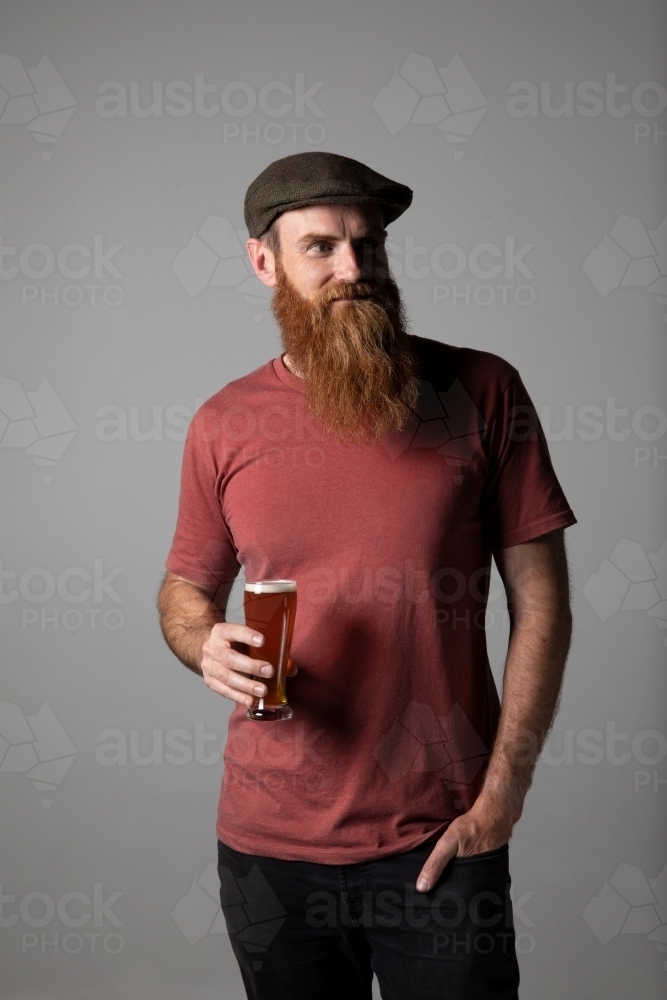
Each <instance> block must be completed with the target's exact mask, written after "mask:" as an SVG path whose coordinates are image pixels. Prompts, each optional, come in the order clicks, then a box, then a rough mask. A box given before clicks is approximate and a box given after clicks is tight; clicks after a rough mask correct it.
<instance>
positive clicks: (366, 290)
mask: <svg viewBox="0 0 667 1000" xmlns="http://www.w3.org/2000/svg"><path fill="white" fill-rule="evenodd" d="M276 277H277V283H276V287H275V291H274V296H273V301H272V304H271V309H272V312H273V315H274V316H275V318H276V322H277V323H278V326H279V327H280V331H281V336H282V342H283V347H284V349H285V351H286V352H287V353H288V354H289V356H290V360H291V361H293V363H294V366H295V367H296V369H297V370H298V371H299V373H300V375H302V376H303V380H304V392H305V396H306V405H307V407H308V409H309V410H310V412H311V413H312V414H313V416H314V417H316V418H317V419H319V420H320V421H321V423H322V424H323V425H324V428H325V429H326V430H327V431H329V432H331V433H333V434H334V435H335V436H336V437H337V438H338V439H339V440H340V441H343V442H344V441H345V440H346V439H351V440H352V441H355V442H357V441H362V440H377V439H379V438H381V437H382V436H383V435H384V434H385V433H387V431H389V430H400V429H401V428H402V427H403V426H404V424H405V422H406V421H407V420H408V419H409V417H410V410H409V407H410V406H412V407H413V408H414V407H415V406H416V402H417V397H418V392H419V387H418V383H417V378H416V357H415V355H414V352H413V349H412V347H411V345H410V340H409V338H408V335H407V332H406V325H407V324H406V318H405V311H404V308H403V304H402V301H401V296H400V291H399V289H398V287H397V285H396V283H395V282H394V281H393V280H392V278H391V277H387V278H386V279H385V281H384V283H383V284H378V283H377V282H374V281H359V282H355V283H350V282H339V283H337V284H336V285H327V286H326V287H325V288H323V289H322V290H321V291H320V292H319V293H318V294H317V295H316V296H315V297H314V299H312V300H311V299H306V298H304V297H303V296H301V295H300V294H299V293H298V292H297V291H296V289H295V288H294V286H293V285H292V284H291V282H290V281H289V279H288V277H287V275H286V274H285V271H284V270H283V268H282V265H281V264H280V260H279V259H278V260H277V262H276ZM360 296H368V298H360ZM343 297H345V298H351V299H354V301H353V302H347V303H340V304H339V305H336V306H332V305H331V302H332V300H333V299H336V298H343Z"/></svg>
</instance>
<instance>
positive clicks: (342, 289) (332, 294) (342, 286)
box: [313, 279, 386, 307]
mask: <svg viewBox="0 0 667 1000" xmlns="http://www.w3.org/2000/svg"><path fill="white" fill-rule="evenodd" d="M385 295H386V293H384V292H383V288H382V286H381V285H380V283H379V282H375V281H369V280H368V279H365V280H364V281H338V282H336V284H335V285H327V286H326V288H322V289H320V291H319V292H318V293H317V294H316V295H315V297H314V300H313V305H314V306H316V307H317V306H319V307H324V306H327V305H329V304H330V303H331V302H334V301H335V300H336V299H372V300H373V301H375V302H382V301H384V299H385Z"/></svg>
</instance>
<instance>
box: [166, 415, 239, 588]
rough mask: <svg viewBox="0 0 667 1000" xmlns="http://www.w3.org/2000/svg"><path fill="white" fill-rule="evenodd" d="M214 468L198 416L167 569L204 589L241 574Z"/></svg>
mask: <svg viewBox="0 0 667 1000" xmlns="http://www.w3.org/2000/svg"><path fill="white" fill-rule="evenodd" d="M217 465H218V463H217V461H216V457H215V452H214V448H213V439H212V436H211V434H208V433H206V421H205V420H204V419H202V416H201V411H200V414H199V419H198V416H197V415H195V417H194V419H193V420H192V422H191V424H190V427H189V428H188V433H187V435H186V439H185V448H184V451H183V465H182V469H181V492H180V498H179V503H178V518H177V521H176V531H175V533H174V538H173V541H172V545H171V549H170V551H169V555H168V556H167V561H166V567H167V569H168V570H169V571H170V572H172V573H176V574H177V575H178V576H182V577H184V578H185V579H186V580H191V581H192V582H193V583H198V584H201V585H202V586H206V587H209V586H219V585H220V584H224V583H227V582H231V581H232V580H234V578H235V577H236V575H237V574H238V572H239V569H240V564H239V562H238V559H237V549H236V546H235V545H234V540H233V538H232V534H231V531H230V530H229V526H228V525H227V522H226V521H225V518H224V516H223V512H222V507H221V504H220V500H219V497H218V490H217V481H218V467H217Z"/></svg>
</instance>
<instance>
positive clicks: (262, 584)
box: [244, 580, 296, 594]
mask: <svg viewBox="0 0 667 1000" xmlns="http://www.w3.org/2000/svg"><path fill="white" fill-rule="evenodd" d="M244 590H246V591H248V592H249V593H251V594H288V593H293V592H294V591H295V590H296V580H257V581H256V582H255V583H252V582H250V583H246V585H245V587H244Z"/></svg>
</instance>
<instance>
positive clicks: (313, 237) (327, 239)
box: [296, 227, 389, 246]
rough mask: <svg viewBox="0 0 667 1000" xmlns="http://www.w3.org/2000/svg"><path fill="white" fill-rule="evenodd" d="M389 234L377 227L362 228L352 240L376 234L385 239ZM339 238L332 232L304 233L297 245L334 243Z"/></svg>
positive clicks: (355, 240)
mask: <svg viewBox="0 0 667 1000" xmlns="http://www.w3.org/2000/svg"><path fill="white" fill-rule="evenodd" d="M388 235H389V234H388V233H387V231H386V230H385V229H378V228H377V227H371V228H370V229H366V230H364V232H363V233H360V234H359V235H358V236H355V237H354V240H353V242H355V243H356V242H358V241H359V240H364V239H366V238H367V237H368V236H376V237H378V238H379V239H385V237H387V236H388ZM338 240H340V236H337V235H335V234H333V233H306V234H305V235H304V236H302V237H301V238H300V239H298V240H297V241H296V242H297V246H306V245H307V244H309V243H336V242H337V241H338Z"/></svg>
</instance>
